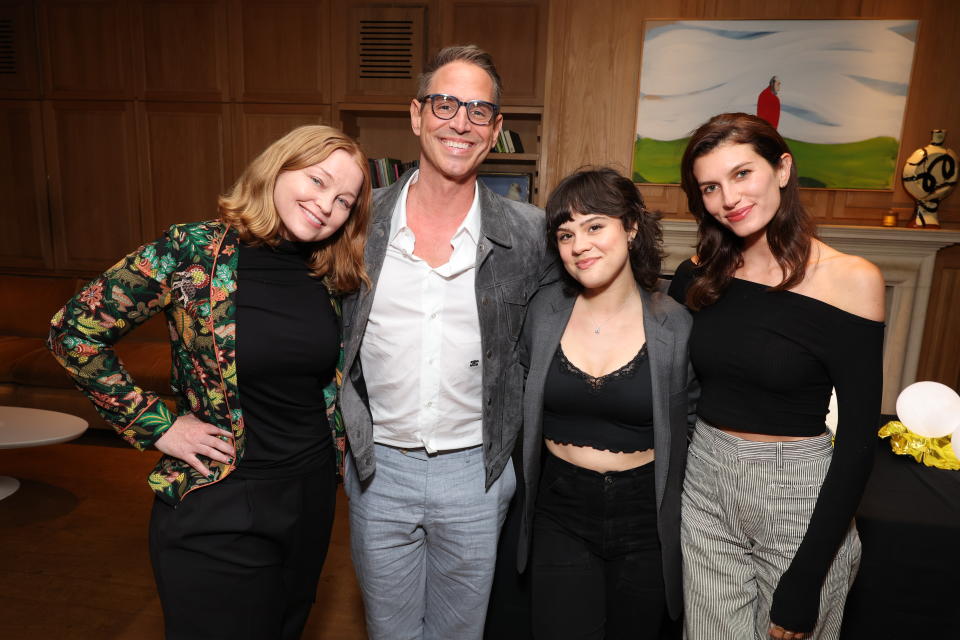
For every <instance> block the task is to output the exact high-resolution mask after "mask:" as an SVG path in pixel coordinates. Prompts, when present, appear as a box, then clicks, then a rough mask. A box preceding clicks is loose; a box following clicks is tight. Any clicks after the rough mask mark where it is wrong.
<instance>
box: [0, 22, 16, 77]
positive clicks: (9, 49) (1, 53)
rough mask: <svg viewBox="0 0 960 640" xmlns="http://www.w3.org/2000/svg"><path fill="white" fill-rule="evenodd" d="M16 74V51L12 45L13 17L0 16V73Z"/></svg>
mask: <svg viewBox="0 0 960 640" xmlns="http://www.w3.org/2000/svg"><path fill="white" fill-rule="evenodd" d="M16 74H17V51H16V48H15V46H14V33H13V19H12V18H0V75H9V76H14V75H16Z"/></svg>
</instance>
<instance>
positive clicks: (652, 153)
mask: <svg viewBox="0 0 960 640" xmlns="http://www.w3.org/2000/svg"><path fill="white" fill-rule="evenodd" d="M687 140H689V138H681V139H680V140H666V141H662V140H653V139H651V138H640V137H638V138H637V139H636V141H635V142H634V145H633V180H634V182H652V183H661V184H678V183H679V182H680V158H681V157H682V156H683V150H684V148H685V147H686V146H687ZM787 144H789V145H790V149H791V150H792V151H793V155H794V158H795V159H796V162H797V167H798V168H799V170H800V186H803V187H825V188H828V189H890V188H891V187H892V186H893V184H892V182H893V176H894V172H895V168H896V162H897V141H896V140H895V139H893V138H890V137H877V138H871V139H869V140H863V141H861V142H848V143H844V144H812V143H809V142H800V141H798V140H790V139H787Z"/></svg>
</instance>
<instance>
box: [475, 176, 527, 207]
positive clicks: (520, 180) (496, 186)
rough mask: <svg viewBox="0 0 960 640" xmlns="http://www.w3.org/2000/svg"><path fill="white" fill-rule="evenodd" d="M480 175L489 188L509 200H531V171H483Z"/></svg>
mask: <svg viewBox="0 0 960 640" xmlns="http://www.w3.org/2000/svg"><path fill="white" fill-rule="evenodd" d="M478 177H479V178H480V181H481V182H482V183H483V184H485V185H486V186H487V188H489V189H490V190H491V191H493V192H494V193H497V194H499V195H501V196H503V197H504V198H506V199H507V200H516V201H517V202H530V183H531V181H532V178H533V176H531V175H530V174H529V173H481V174H480V175H479V176H478Z"/></svg>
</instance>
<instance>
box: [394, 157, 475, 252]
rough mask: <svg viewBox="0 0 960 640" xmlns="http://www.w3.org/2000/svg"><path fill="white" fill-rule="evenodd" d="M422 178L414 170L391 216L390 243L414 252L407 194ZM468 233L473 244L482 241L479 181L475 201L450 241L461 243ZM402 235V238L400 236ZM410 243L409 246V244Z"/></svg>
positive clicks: (401, 191)
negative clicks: (408, 217)
mask: <svg viewBox="0 0 960 640" xmlns="http://www.w3.org/2000/svg"><path fill="white" fill-rule="evenodd" d="M419 178H420V171H419V170H417V171H414V173H413V175H412V176H410V179H409V180H407V183H406V184H405V185H403V188H402V189H401V190H400V196H399V197H398V198H397V204H396V206H395V207H394V209H393V216H392V217H391V218H390V235H389V236H388V238H390V243H391V244H394V243H396V244H397V245H398V246H401V248H404V249H406V250H407V251H409V252H411V253H412V252H413V242H414V240H415V238H414V235H413V232H412V231H411V230H410V227H408V226H407V194H408V193H409V191H410V185H412V184H413V183H415V182H416V181H417V180H418V179H419ZM463 234H466V235H467V236H468V237H469V238H470V240H471V241H472V244H473V245H474V246H475V245H476V244H477V243H478V242H479V241H480V185H479V183H478V182H477V181H474V184H473V202H472V203H471V205H470V209H469V210H468V211H467V215H466V216H465V217H464V218H463V222H461V223H460V226H459V227H457V230H456V231H454V233H453V236H452V237H451V238H450V243H451V244H453V245H454V246H457V245H458V244H459V238H460V236H461V235H463ZM398 236H400V238H398ZM408 243H409V246H407V244H408Z"/></svg>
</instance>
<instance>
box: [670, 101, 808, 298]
mask: <svg viewBox="0 0 960 640" xmlns="http://www.w3.org/2000/svg"><path fill="white" fill-rule="evenodd" d="M723 144H749V145H750V146H751V147H753V150H754V151H755V152H756V153H757V155H759V156H760V157H762V158H763V159H764V160H766V161H767V162H768V163H769V164H770V166H771V167H773V168H774V169H777V168H778V167H779V166H780V157H781V156H782V155H783V154H784V153H790V147H789V146H787V143H786V142H785V141H784V139H783V138H782V137H781V136H780V134H779V133H777V130H776V129H774V128H773V127H772V126H770V124H769V123H767V121H766V120H763V119H761V118H758V117H757V116H754V115H750V114H748V113H721V114H720V115H716V116H713V117H712V118H710V119H709V120H708V121H707V122H705V123H704V124H702V125H701V126H700V128H699V129H697V130H696V131H695V132H694V134H693V136H691V138H690V141H689V142H688V143H687V148H686V150H685V151H684V152H683V159H682V160H681V161H680V186H681V187H682V188H683V191H684V193H686V195H687V204H688V206H689V207H690V212H691V213H692V214H693V217H694V218H696V219H697V224H698V229H697V235H698V239H697V259H698V262H699V264H700V266H701V269H700V270H699V271H700V275H699V276H698V277H697V278H696V279H695V280H694V281H693V284H691V285H690V288H689V289H688V290H687V300H686V303H687V306H688V307H690V308H691V309H694V310H696V309H702V308H703V307H706V306H708V305H710V304H713V303H714V302H716V301H717V299H718V298H719V297H720V295H721V294H722V293H723V291H724V290H725V289H726V288H727V286H728V285H729V284H730V280H731V279H732V278H733V274H734V273H735V272H736V270H737V269H738V268H739V267H740V266H741V265H742V264H743V239H742V238H740V237H738V236H737V235H736V234H735V233H733V232H732V231H730V230H729V229H727V228H726V227H724V226H723V225H722V224H720V223H719V222H717V220H716V218H714V217H713V215H711V214H710V212H709V211H707V209H706V207H705V206H704V204H703V194H702V193H701V192H700V184H699V183H698V182H697V177H696V176H695V175H694V173H693V165H694V163H695V162H696V160H697V158H700V157H701V156H704V155H706V154H708V153H710V152H711V151H713V150H714V149H716V148H717V147H719V146H721V145H723ZM766 233H767V244H769V245H770V251H771V252H772V253H773V257H774V258H775V259H776V261H777V264H779V265H780V268H781V269H782V270H783V275H784V277H783V281H782V282H781V283H780V284H778V285H777V286H776V287H773V290H775V291H780V290H786V289H790V288H791V287H794V286H796V285H797V284H799V283H800V282H802V281H803V277H804V275H805V274H806V268H807V260H809V258H810V247H811V244H812V241H813V238H816V236H817V228H816V225H815V224H814V222H813V218H811V217H810V214H808V213H807V210H806V209H804V207H803V204H801V202H800V181H799V179H798V178H797V164H796V163H795V162H794V163H793V164H791V166H790V176H789V178H788V179H787V185H786V186H785V187H783V188H782V189H780V208H779V209H777V213H776V214H775V215H774V216H773V219H772V220H770V223H769V224H768V225H767V229H766Z"/></svg>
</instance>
